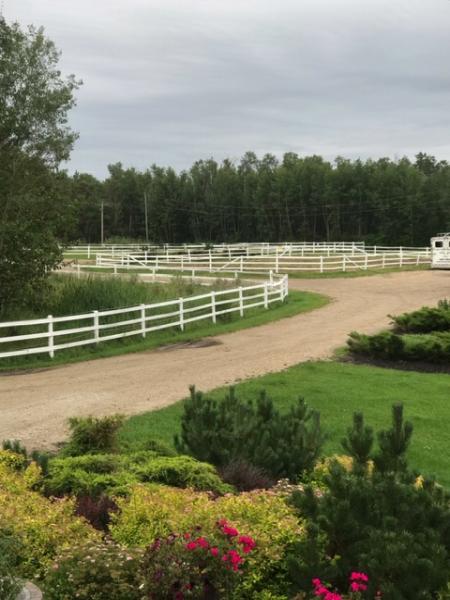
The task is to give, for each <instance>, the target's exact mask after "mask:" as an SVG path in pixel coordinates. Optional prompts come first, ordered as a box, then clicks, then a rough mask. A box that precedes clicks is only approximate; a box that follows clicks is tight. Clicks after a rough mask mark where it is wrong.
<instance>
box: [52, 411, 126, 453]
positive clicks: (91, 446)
mask: <svg viewBox="0 0 450 600" xmlns="http://www.w3.org/2000/svg"><path fill="white" fill-rule="evenodd" d="M123 421H124V417H123V416H122V415H111V416H107V417H72V418H71V419H69V427H70V430H71V434H70V438H69V442H68V444H67V446H65V447H64V449H63V452H62V454H63V455H65V456H80V455H82V454H95V453H100V454H101V453H108V452H116V451H117V450H118V447H119V444H118V440H117V432H118V430H119V428H120V427H121V426H122V424H123Z"/></svg>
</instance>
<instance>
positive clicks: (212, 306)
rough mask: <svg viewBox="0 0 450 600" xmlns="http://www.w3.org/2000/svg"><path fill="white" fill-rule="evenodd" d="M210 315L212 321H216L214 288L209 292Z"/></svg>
mask: <svg viewBox="0 0 450 600" xmlns="http://www.w3.org/2000/svg"><path fill="white" fill-rule="evenodd" d="M211 317H212V322H213V323H216V321H217V318H216V292H215V291H214V290H213V291H212V292H211Z"/></svg>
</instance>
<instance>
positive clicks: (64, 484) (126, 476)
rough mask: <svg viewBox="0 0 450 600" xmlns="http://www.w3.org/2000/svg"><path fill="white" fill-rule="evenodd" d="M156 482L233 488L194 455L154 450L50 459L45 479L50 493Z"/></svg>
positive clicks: (92, 492) (109, 490) (110, 490)
mask: <svg viewBox="0 0 450 600" xmlns="http://www.w3.org/2000/svg"><path fill="white" fill-rule="evenodd" d="M140 481H141V482H156V483H163V484H166V485H170V486H174V487H192V488H194V489H196V490H205V491H212V492H214V493H216V494H225V493H227V492H231V491H233V488H232V487H231V486H230V485H227V484H225V483H224V482H223V481H222V480H221V479H220V477H219V476H218V474H217V472H216V470H215V469H214V467H212V466H211V465H209V464H206V463H202V462H199V461H197V460H195V459H194V458H192V457H190V456H175V457H171V456H157V455H156V453H155V452H152V451H141V452H135V453H133V454H125V455H119V454H86V455H84V456H74V457H66V458H55V459H53V460H52V461H50V465H49V476H48V477H47V478H46V480H45V491H46V493H47V494H48V495H57V496H60V495H63V494H75V495H77V496H79V495H82V496H92V497H95V498H98V497H100V496H101V495H103V494H109V495H125V494H127V493H128V490H129V488H130V486H132V485H134V484H136V483H138V482H140Z"/></svg>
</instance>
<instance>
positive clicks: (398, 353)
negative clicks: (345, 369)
mask: <svg viewBox="0 0 450 600" xmlns="http://www.w3.org/2000/svg"><path fill="white" fill-rule="evenodd" d="M347 346H348V348H349V350H350V352H351V353H352V354H355V355H359V356H368V357H370V358H375V359H381V360H388V361H389V360H391V361H400V360H402V361H417V362H427V363H430V364H447V363H448V362H449V360H450V333H447V332H440V333H435V334H428V335H412V334H411V335H402V336H400V335H398V334H396V333H392V332H390V331H385V332H383V333H379V334H376V335H364V334H360V333H356V332H353V333H351V334H350V336H349V338H348V340H347Z"/></svg>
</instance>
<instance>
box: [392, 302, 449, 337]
mask: <svg viewBox="0 0 450 600" xmlns="http://www.w3.org/2000/svg"><path fill="white" fill-rule="evenodd" d="M389 316H390V317H391V319H392V321H393V323H394V325H395V329H396V330H397V331H399V332H401V333H430V332H432V331H448V330H450V306H449V303H448V301H447V300H441V301H440V302H439V304H438V306H437V308H430V307H427V306H424V307H423V308H421V309H420V310H415V311H413V312H410V313H404V314H402V315H398V316H391V315H389Z"/></svg>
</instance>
